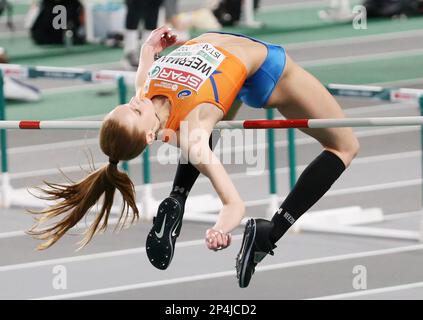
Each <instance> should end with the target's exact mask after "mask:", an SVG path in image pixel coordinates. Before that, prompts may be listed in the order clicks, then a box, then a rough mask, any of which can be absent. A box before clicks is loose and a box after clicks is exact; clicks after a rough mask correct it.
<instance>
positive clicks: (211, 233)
mask: <svg viewBox="0 0 423 320" xmlns="http://www.w3.org/2000/svg"><path fill="white" fill-rule="evenodd" d="M231 240H232V236H231V234H230V233H224V232H223V231H221V230H215V229H213V228H211V229H208V230H207V231H206V244H207V248H209V249H210V250H213V251H217V250H222V249H225V248H227V247H229V246H230V244H231Z"/></svg>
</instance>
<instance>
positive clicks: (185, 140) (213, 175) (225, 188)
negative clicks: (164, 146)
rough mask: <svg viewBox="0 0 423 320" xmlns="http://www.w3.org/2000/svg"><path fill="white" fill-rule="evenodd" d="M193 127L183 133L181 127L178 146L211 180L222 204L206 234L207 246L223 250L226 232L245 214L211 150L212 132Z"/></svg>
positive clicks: (226, 236)
mask: <svg viewBox="0 0 423 320" xmlns="http://www.w3.org/2000/svg"><path fill="white" fill-rule="evenodd" d="M195 130H196V131H195V132H194V130H193V129H191V128H190V129H189V130H185V132H186V133H184V130H181V132H180V135H179V146H180V148H181V150H182V152H183V153H184V157H185V158H186V159H188V160H189V162H190V163H191V164H192V165H194V166H195V167H196V168H197V170H198V171H200V172H201V173H202V174H204V175H205V176H207V177H208V178H209V179H210V181H211V183H212V184H213V187H214V189H215V190H216V192H217V193H218V195H219V197H220V200H221V201H222V203H223V207H222V209H221V211H220V213H219V216H218V218H217V222H216V224H215V225H214V226H213V228H212V229H209V230H207V233H206V241H207V246H208V248H209V249H212V250H217V249H222V248H225V247H227V246H229V244H230V241H231V238H230V234H229V233H230V232H231V231H232V230H233V229H235V228H236V227H238V226H239V224H240V222H241V220H242V218H243V217H244V214H245V206H244V202H243V201H242V199H241V196H240V195H239V193H238V191H237V190H236V188H235V186H234V184H233V182H232V180H231V179H230V177H229V175H228V173H227V172H226V170H225V168H224V167H223V165H222V163H221V162H220V160H219V159H218V158H217V157H216V155H215V154H214V153H213V151H212V150H211V149H210V146H209V142H208V140H209V138H208V137H209V136H210V132H211V131H210V130H207V129H201V128H198V127H197V128H196V129H195ZM186 135H188V136H186Z"/></svg>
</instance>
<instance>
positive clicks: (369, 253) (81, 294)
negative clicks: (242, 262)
mask: <svg viewBox="0 0 423 320" xmlns="http://www.w3.org/2000/svg"><path fill="white" fill-rule="evenodd" d="M422 249H423V244H419V245H412V246H405V247H398V248H389V249H381V250H373V251H364V252H358V253H349V254H343V255H336V256H329V257H323V258H313V259H304V260H298V261H293V262H284V263H278V264H271V265H266V266H261V267H257V268H256V272H264V271H272V270H279V269H286V268H293V267H299V266H308V265H313V264H323V263H327V262H337V261H342V260H350V259H357V258H365V257H374V256H381V255H388V254H395V253H402V252H408V251H416V250H422ZM234 275H235V271H232V270H231V271H223V272H216V273H210V274H202V275H196V276H188V277H179V278H173V279H168V280H160V281H151V282H141V283H137V284H131V285H125V286H117V287H110V288H103V289H95V290H88V291H80V292H74V293H69V294H64V295H53V296H47V297H41V298H37V300H52V299H72V298H80V297H88V296H93V295H100V294H107V293H114V292H122V291H128V290H135V289H143V288H152V287H159V286H166V285H172V284H177V283H186V282H193V281H202V280H209V279H217V278H223V277H229V276H234Z"/></svg>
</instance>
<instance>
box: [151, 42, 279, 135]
mask: <svg viewBox="0 0 423 320" xmlns="http://www.w3.org/2000/svg"><path fill="white" fill-rule="evenodd" d="M233 35H235V36H241V37H247V36H244V35H239V34H233ZM247 38H249V39H251V40H253V41H256V42H260V43H262V44H264V45H265V46H266V47H267V49H268V54H267V57H266V59H265V61H264V62H263V64H262V65H261V66H260V68H259V69H258V70H257V71H256V72H255V73H254V74H253V75H252V76H250V77H249V78H248V79H247V69H246V67H245V65H244V64H243V62H242V61H241V60H240V59H238V58H237V57H236V56H235V55H233V54H231V53H230V52H228V51H226V50H225V49H223V48H221V47H214V46H213V45H211V44H209V43H197V42H195V41H192V40H191V41H188V42H186V43H185V44H184V45H183V46H182V47H180V48H178V49H176V50H174V51H172V52H171V53H169V54H168V55H166V56H163V57H161V58H160V59H158V60H157V61H155V62H154V64H153V66H152V67H151V69H150V71H149V76H148V79H147V81H146V86H145V90H144V92H145V96H146V97H147V98H149V99H152V98H153V97H154V96H159V95H161V96H165V97H167V98H168V99H169V101H170V103H171V110H170V116H169V119H168V121H167V123H166V126H165V128H166V129H170V130H173V131H177V130H178V129H179V126H180V122H181V121H183V120H184V119H185V118H186V116H187V115H188V114H189V113H190V112H191V111H192V110H193V109H194V108H195V107H197V106H198V105H199V104H201V103H211V104H214V105H215V106H216V107H218V108H219V109H221V110H222V111H223V113H224V114H226V113H227V112H228V111H229V109H230V107H231V106H232V104H233V102H234V100H235V99H236V98H239V99H240V100H241V101H243V102H244V103H246V104H247V105H249V106H252V107H255V108H260V107H263V106H264V105H266V102H267V100H268V99H269V97H270V95H271V93H272V92H273V90H274V88H275V86H276V83H277V81H278V80H279V78H280V76H281V75H282V72H283V70H284V67H285V62H286V56H285V50H284V49H283V48H282V47H280V46H276V45H272V44H269V43H266V42H262V41H259V40H257V39H254V38H250V37H247Z"/></svg>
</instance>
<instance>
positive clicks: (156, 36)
mask: <svg viewBox="0 0 423 320" xmlns="http://www.w3.org/2000/svg"><path fill="white" fill-rule="evenodd" d="M175 42H176V34H174V33H173V32H172V29H171V28H169V27H167V26H161V27H160V28H157V29H155V30H153V32H152V33H151V34H150V36H149V37H148V39H147V40H146V41H145V42H144V44H143V47H145V48H146V47H149V48H151V49H153V52H154V54H157V53H160V52H161V51H163V50H164V49H166V48H167V47H170V46H172V45H174V44H175Z"/></svg>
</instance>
